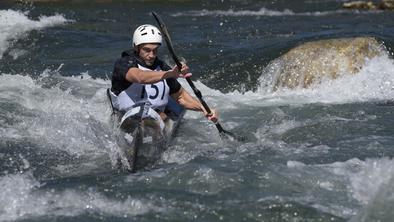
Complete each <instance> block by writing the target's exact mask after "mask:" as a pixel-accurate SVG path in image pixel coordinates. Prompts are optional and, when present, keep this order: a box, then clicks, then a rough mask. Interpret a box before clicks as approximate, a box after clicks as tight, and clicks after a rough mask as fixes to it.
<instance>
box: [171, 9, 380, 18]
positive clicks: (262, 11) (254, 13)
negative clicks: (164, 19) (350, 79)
mask: <svg viewBox="0 0 394 222" xmlns="http://www.w3.org/2000/svg"><path fill="white" fill-rule="evenodd" d="M355 13H356V14H371V13H379V11H358V10H352V11H349V10H334V11H323V12H319V11H317V12H294V11H292V10H290V9H284V10H283V11H277V10H271V9H267V8H265V7H263V8H260V9H259V10H257V11H253V10H239V11H236V10H233V9H229V10H207V9H203V10H192V11H187V12H179V13H175V14H173V15H172V16H174V17H180V16H195V17H204V16H233V17H240V16H271V17H275V16H326V15H336V14H355Z"/></svg>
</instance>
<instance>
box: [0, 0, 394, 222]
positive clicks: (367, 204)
mask: <svg viewBox="0 0 394 222" xmlns="http://www.w3.org/2000/svg"><path fill="white" fill-rule="evenodd" d="M15 2H16V1H10V0H5V1H1V3H0V30H1V32H0V135H1V141H0V187H2V192H0V200H1V201H0V221H55V220H56V221H70V220H74V221H391V218H393V216H394V215H393V206H394V205H393V204H394V202H393V198H392V193H393V192H394V179H393V178H394V177H393V176H394V160H393V159H392V157H393V155H394V127H393V126H394V120H393V119H394V118H393V113H394V111H393V109H394V108H393V107H394V106H393V105H394V104H393V102H392V101H393V98H394V60H393V54H392V49H391V48H392V47H393V46H394V20H393V19H392V18H393V17H394V12H392V11H357V10H353V11H346V10H343V9H341V4H342V3H343V2H344V1H341V0H309V1H307V0H304V1H303V0H294V1H285V0H281V1H280V0H278V1H251V0H247V1H226V0H223V1H169V2H163V1H120V0H119V1H82V0H79V1H76V0H74V1H46V2H35V3H29V2H28V1H18V2H19V3H15ZM21 2H22V3H21ZM151 11H156V12H158V13H159V14H160V15H161V16H162V17H163V19H164V21H165V22H166V24H167V26H168V28H169V30H170V33H171V35H172V41H173V43H174V46H175V48H176V51H177V53H178V54H179V55H181V56H182V57H183V58H184V59H185V60H186V61H187V62H188V64H189V66H190V67H191V69H192V72H193V79H194V80H195V81H196V86H197V87H198V88H199V89H200V90H201V91H202V93H203V95H204V98H205V99H206V101H207V102H208V104H209V105H210V106H212V107H216V108H217V109H218V110H219V112H220V117H221V122H222V124H223V126H224V127H225V129H227V130H229V131H231V132H234V133H236V134H242V135H247V136H248V140H247V141H246V142H241V143H238V142H232V141H222V140H220V138H219V136H218V133H217V131H216V128H215V126H214V125H213V124H211V123H210V122H208V121H207V120H205V119H204V118H202V116H201V114H199V113H193V112H188V113H187V115H186V116H185V119H184V121H183V122H182V125H181V126H180V128H179V130H178V132H177V134H176V137H175V138H174V140H173V141H172V143H171V145H170V146H169V148H168V150H167V151H166V152H165V153H163V156H162V158H161V160H160V161H159V163H157V165H155V166H154V167H153V168H150V169H146V170H144V171H141V172H137V173H135V174H128V173H124V172H118V170H117V169H116V164H115V163H116V157H117V152H118V147H117V145H116V141H115V140H114V138H113V132H112V129H111V127H110V123H109V115H110V113H111V110H110V107H109V105H108V102H107V101H106V95H105V89H106V88H108V87H109V86H110V80H109V78H110V76H111V72H112V68H113V67H112V66H113V63H114V61H115V59H116V58H118V57H119V56H120V52H121V51H122V50H124V49H127V48H129V47H130V44H131V39H130V37H131V33H132V30H133V29H134V28H136V27H137V26H138V25H140V24H144V23H152V24H154V22H155V21H154V19H153V18H152V17H151V15H150V12H151ZM358 36H372V37H375V38H377V39H378V40H379V41H380V42H382V44H383V45H384V46H385V47H386V50H385V53H384V55H382V56H379V57H375V58H373V59H368V60H367V61H366V64H365V66H364V67H362V68H361V70H360V71H359V72H358V73H356V75H345V76H343V77H340V78H338V79H336V80H324V81H323V82H321V83H320V84H316V85H314V86H313V87H310V88H308V89H303V88H296V89H292V90H290V89H285V88H283V89H279V90H278V91H275V92H273V91H272V90H271V89H272V86H269V85H268V86H267V81H268V80H269V79H270V78H271V77H270V76H269V74H268V73H267V72H266V69H264V68H265V67H266V66H267V65H268V64H269V62H270V61H273V60H274V59H275V58H277V57H279V56H281V55H283V54H284V53H286V52H287V51H288V50H290V49H291V48H293V47H295V46H297V45H299V44H301V43H303V42H309V41H314V40H321V39H331V38H337V37H358ZM386 51H387V52H386ZM160 53H161V57H162V58H164V60H166V61H167V62H169V63H170V64H172V61H171V59H170V57H169V55H168V53H167V51H166V49H165V47H163V48H162V49H161V51H160ZM182 83H183V85H184V87H185V88H187V89H189V88H188V86H187V84H186V82H182Z"/></svg>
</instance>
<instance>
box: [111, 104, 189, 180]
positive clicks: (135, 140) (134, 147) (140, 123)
mask: <svg viewBox="0 0 394 222" xmlns="http://www.w3.org/2000/svg"><path fill="white" fill-rule="evenodd" d="M185 112H186V110H185V109H184V108H182V107H181V106H180V105H179V104H177V103H176V102H175V101H174V100H172V99H170V100H169V103H168V105H167V107H166V110H165V114H166V115H167V118H166V120H165V121H163V120H162V119H161V117H160V115H159V114H158V113H157V112H156V111H155V110H153V109H152V108H150V107H148V106H146V105H144V104H142V105H140V106H136V107H134V108H132V109H130V110H128V111H127V112H126V113H124V114H122V113H119V112H118V113H117V112H114V117H115V118H113V121H115V122H116V125H117V127H116V128H117V135H116V142H117V144H118V146H119V147H120V151H121V152H120V157H119V161H118V163H119V164H118V165H119V167H121V168H123V169H126V170H128V171H130V172H135V171H136V170H138V169H142V168H145V167H148V166H152V165H154V164H155V163H156V162H157V161H158V160H159V159H160V158H161V155H162V153H163V152H164V151H165V150H166V149H167V147H168V144H169V142H170V141H171V138H172V137H173V136H174V134H175V131H176V129H177V128H178V126H179V123H180V121H181V119H182V118H183V116H184V114H185Z"/></svg>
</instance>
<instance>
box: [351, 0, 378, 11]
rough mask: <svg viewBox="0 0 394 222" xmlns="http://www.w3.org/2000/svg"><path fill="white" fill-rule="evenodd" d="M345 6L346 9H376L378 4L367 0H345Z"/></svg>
mask: <svg viewBox="0 0 394 222" xmlns="http://www.w3.org/2000/svg"><path fill="white" fill-rule="evenodd" d="M343 7H344V8H346V9H368V10H371V9H376V5H375V4H374V3H373V2H366V1H354V2H345V3H343Z"/></svg>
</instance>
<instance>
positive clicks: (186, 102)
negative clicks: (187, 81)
mask: <svg viewBox="0 0 394 222" xmlns="http://www.w3.org/2000/svg"><path fill="white" fill-rule="evenodd" d="M171 97H172V98H173V99H174V100H175V101H177V102H178V103H179V104H180V105H181V106H183V107H184V108H185V109H188V110H193V111H200V112H203V113H204V115H205V116H206V117H207V118H208V119H209V120H211V121H213V122H216V121H217V120H218V116H217V113H216V110H214V109H213V110H211V111H212V113H207V112H206V111H205V109H204V107H203V106H202V104H201V103H200V102H199V101H198V100H197V99H195V98H194V97H192V96H191V95H190V94H189V93H188V92H187V91H186V90H185V89H184V88H183V87H181V88H180V89H179V90H178V92H176V93H173V94H171Z"/></svg>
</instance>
